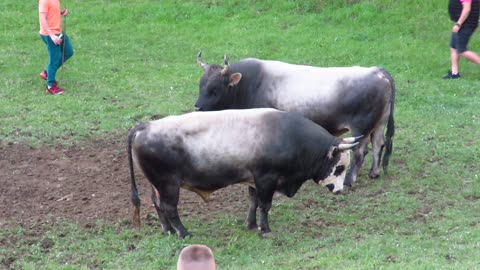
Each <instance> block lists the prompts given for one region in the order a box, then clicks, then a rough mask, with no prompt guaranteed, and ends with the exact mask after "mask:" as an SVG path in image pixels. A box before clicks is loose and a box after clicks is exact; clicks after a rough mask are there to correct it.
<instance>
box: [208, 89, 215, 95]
mask: <svg viewBox="0 0 480 270" xmlns="http://www.w3.org/2000/svg"><path fill="white" fill-rule="evenodd" d="M208 95H209V96H213V97H215V96H217V91H215V90H213V89H210V90H208Z"/></svg>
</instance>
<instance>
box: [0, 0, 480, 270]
mask: <svg viewBox="0 0 480 270" xmlns="http://www.w3.org/2000/svg"><path fill="white" fill-rule="evenodd" d="M444 2H445V3H444ZM62 3H63V6H64V7H67V8H68V9H69V10H70V14H69V16H68V18H67V21H66V31H67V33H68V35H69V36H70V38H71V40H72V43H73V46H74V49H75V55H74V56H73V57H72V59H71V60H70V61H69V62H67V64H66V67H65V69H64V70H63V71H60V73H59V74H58V79H59V80H60V84H61V86H62V87H64V88H65V89H66V93H65V94H64V95H60V96H50V95H47V94H45V91H44V87H45V86H44V82H43V81H42V80H41V79H40V78H39V76H38V73H39V72H40V71H41V70H43V69H44V67H45V64H46V60H47V52H46V49H45V46H44V44H43V42H42V41H41V40H40V38H39V36H38V14H37V2H36V1H15V0H4V1H2V2H1V3H0V9H1V10H2V20H1V22H0V26H1V28H0V74H1V84H0V86H1V90H0V119H1V120H0V123H1V125H0V144H2V145H17V144H18V145H24V144H27V145H30V146H32V147H54V146H56V145H69V144H88V143H89V142H90V141H93V140H96V139H99V138H116V137H118V136H123V135H124V134H126V131H127V130H128V128H130V127H131V126H133V125H134V124H135V123H136V122H138V121H141V120H148V119H150V117H151V116H152V115H170V114H180V113H183V112H185V111H189V110H191V109H192V108H193V105H194V103H195V100H196V98H197V95H198V82H199V79H200V76H201V75H202V69H201V68H200V67H199V66H198V65H197V63H196V55H197V53H198V52H199V51H202V52H203V59H204V61H205V62H207V63H216V64H220V63H221V62H222V59H223V55H224V54H228V56H229V58H230V61H231V62H235V61H237V60H240V59H242V58H246V57H256V58H261V59H275V60H282V61H286V62H290V63H296V64H308V65H315V66H325V67H328V66H355V65H359V66H371V65H379V66H383V67H385V68H386V69H387V70H388V71H389V72H390V73H391V74H392V75H393V77H394V78H395V80H396V86H397V95H396V96H397V97H396V98H397V99H396V111H395V120H396V134H395V137H394V152H393V156H392V159H391V162H390V169H389V175H388V176H385V175H383V174H382V176H381V178H380V179H378V180H369V179H367V170H368V169H369V166H370V162H371V161H370V160H371V159H370V158H371V153H370V154H369V155H368V156H367V160H366V163H365V165H364V168H363V169H362V172H361V174H360V176H359V180H358V182H357V184H356V186H355V189H354V190H353V191H352V192H349V194H347V195H344V196H332V195H330V194H327V192H321V193H319V192H318V190H316V189H314V188H313V187H312V186H310V185H307V186H305V187H304V188H302V190H301V191H300V192H299V194H298V195H297V196H296V197H294V198H293V199H283V198H282V199H279V200H278V201H274V206H273V208H272V211H271V224H270V225H271V227H272V230H273V231H274V233H275V237H274V238H272V239H260V238H259V237H258V236H257V235H255V234H254V233H252V232H249V231H247V230H246V229H245V226H244V225H243V222H244V218H245V217H246V213H229V212H227V211H225V212H218V213H217V212H215V213H211V214H209V213H205V214H204V215H203V216H201V217H200V216H194V215H193V216H188V217H185V218H183V221H184V223H185V225H186V227H187V228H188V229H189V231H190V232H192V233H193V234H194V235H195V236H194V238H192V239H186V240H178V239H177V238H176V237H175V236H164V235H162V234H161V233H160V230H159V228H157V227H155V226H144V227H142V229H141V230H138V231H137V230H131V229H130V228H129V226H127V225H126V223H127V222H119V223H115V224H112V223H110V222H104V221H102V220H98V223H97V224H96V226H95V228H93V229H92V228H85V227H82V226H79V225H78V224H75V223H71V222H68V221H66V222H65V223H59V224H55V225H51V226H44V227H42V228H41V229H42V232H43V234H41V235H38V234H32V232H31V231H30V230H29V229H28V228H25V227H22V226H13V227H12V226H9V227H4V228H1V229H0V268H2V267H3V268H6V269H9V268H11V269H175V263H176V258H177V256H178V253H179V251H180V250H181V248H182V247H184V246H185V245H187V244H189V243H203V244H207V245H209V246H210V247H211V248H212V249H213V250H214V252H215V256H216V260H217V264H218V269H232V270H234V269H285V270H287V269H480V266H479V265H480V179H479V171H480V166H479V165H478V164H479V163H480V154H479V153H480V139H479V138H480V114H479V104H480V93H479V91H480V67H478V66H475V65H474V64H471V63H467V62H466V61H465V60H462V61H461V65H460V68H461V73H462V77H463V78H462V79H461V80H454V81H444V80H442V79H441V76H442V75H444V74H446V72H447V70H448V69H449V53H448V42H449V38H450V33H449V30H450V28H451V27H452V23H451V22H450V21H449V19H448V14H447V10H446V9H447V1H413V0H404V1H393V0H363V1H362V0H324V1H312V0H308V1H307V0H306V1H298V0H297V1H295V0H281V1H273V0H266V1H255V0H235V1H216V0H205V1H194V0H185V1H172V0H165V1H153V0H146V1H136V2H135V1H122V0H119V1H110V0H98V1H92V0H86V1H79V0H76V1H73V0H64V1H62ZM479 43H480V37H479V36H478V33H476V34H475V35H474V36H473V38H472V40H471V43H470V48H471V49H472V50H473V51H480V45H479ZM62 73H63V74H62ZM6 158H8V157H0V159H6ZM125 165H127V164H125ZM4 177H6V175H4ZM125 177H128V176H127V175H126V176H125ZM4 180H5V179H0V181H4ZM126 194H128V191H127V192H126ZM319 195H320V196H319ZM4 203H8V202H4ZM38 203H42V202H38ZM144 203H145V204H147V203H148V202H144ZM26 211H28V209H26ZM180 212H181V209H180ZM125 218H128V217H125Z"/></svg>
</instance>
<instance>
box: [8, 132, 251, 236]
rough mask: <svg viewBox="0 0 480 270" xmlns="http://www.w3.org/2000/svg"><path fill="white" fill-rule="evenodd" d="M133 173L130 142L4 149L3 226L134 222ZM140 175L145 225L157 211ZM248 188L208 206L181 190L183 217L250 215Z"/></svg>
mask: <svg viewBox="0 0 480 270" xmlns="http://www.w3.org/2000/svg"><path fill="white" fill-rule="evenodd" d="M129 175H130V174H129V169H128V158H127V152H126V138H117V139H108V140H101V141H95V142H89V143H82V144H76V145H75V144H74V145H70V146H55V147H38V148H32V147H29V146H27V145H21V144H10V145H8V144H7V145H0V180H1V185H0V226H17V225H21V226H24V227H36V226H39V225H42V224H48V223H50V222H58V221H61V220H67V221H71V222H76V223H79V224H82V225H86V224H94V223H95V222H96V221H98V220H105V221H107V222H118V221H124V220H128V221H130V220H131V216H132V206H131V202H130V176H129ZM136 175H137V185H138V189H139V192H140V193H141V199H142V221H145V216H146V215H148V214H151V215H156V212H155V209H154V208H153V206H152V203H151V200H150V191H151V189H150V186H149V184H148V182H147V180H146V179H145V178H144V177H143V176H142V175H141V173H140V172H139V171H138V170H137V171H136ZM246 190H247V189H246V188H245V187H244V186H241V185H236V186H232V187H228V188H226V189H223V190H219V191H216V192H215V193H213V194H212V197H211V199H212V200H211V201H210V202H209V203H204V202H203V200H202V199H201V198H200V197H199V196H197V195H196V194H194V193H191V192H188V191H183V190H182V191H181V197H180V204H179V213H180V215H181V216H186V215H196V214H201V213H205V212H211V211H222V212H223V211H224V212H225V213H228V212H232V211H233V212H238V211H239V212H241V213H245V215H246V208H247V204H246V198H247V192H246Z"/></svg>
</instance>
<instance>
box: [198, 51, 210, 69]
mask: <svg viewBox="0 0 480 270" xmlns="http://www.w3.org/2000/svg"><path fill="white" fill-rule="evenodd" d="M197 63H198V64H199V65H200V66H201V67H202V68H203V69H205V68H206V67H207V66H208V65H207V64H205V63H204V62H203V60H202V51H200V52H198V54H197Z"/></svg>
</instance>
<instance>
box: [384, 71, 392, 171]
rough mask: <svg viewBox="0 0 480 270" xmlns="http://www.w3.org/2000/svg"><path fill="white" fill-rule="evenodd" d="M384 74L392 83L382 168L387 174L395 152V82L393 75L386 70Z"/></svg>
mask: <svg viewBox="0 0 480 270" xmlns="http://www.w3.org/2000/svg"><path fill="white" fill-rule="evenodd" d="M383 73H384V74H385V76H386V77H387V79H388V80H389V81H390V85H391V87H392V89H391V91H392V94H391V96H390V115H389V116H388V122H387V132H386V134H385V153H384V154H383V161H382V167H383V172H384V173H385V174H387V167H388V162H389V160H390V155H391V154H392V151H393V141H392V138H393V135H394V134H395V123H394V117H393V116H394V110H395V80H394V79H393V77H392V75H390V73H388V72H387V71H386V70H383Z"/></svg>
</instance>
